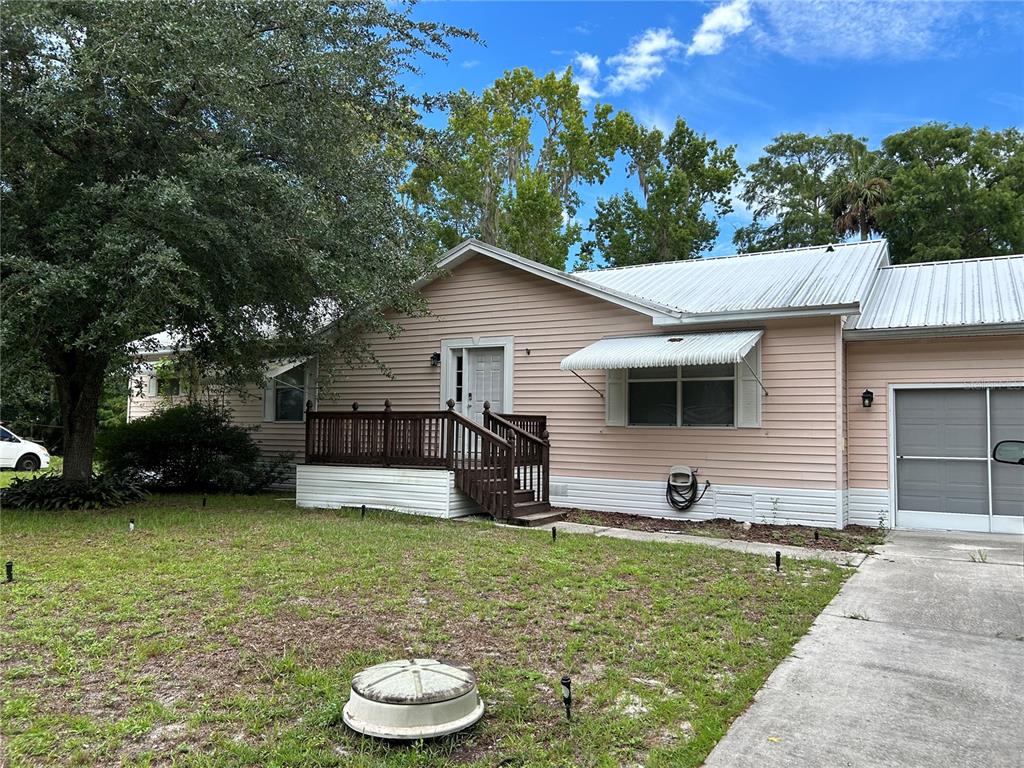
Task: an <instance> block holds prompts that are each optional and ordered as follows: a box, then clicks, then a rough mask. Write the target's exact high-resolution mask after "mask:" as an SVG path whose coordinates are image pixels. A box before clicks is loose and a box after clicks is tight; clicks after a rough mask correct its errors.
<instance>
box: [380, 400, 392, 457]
mask: <svg viewBox="0 0 1024 768" xmlns="http://www.w3.org/2000/svg"><path fill="white" fill-rule="evenodd" d="M383 440H384V444H383V446H382V448H383V451H384V466H385V467H390V466H391V400H390V399H388V400H385V401H384V434H383Z"/></svg>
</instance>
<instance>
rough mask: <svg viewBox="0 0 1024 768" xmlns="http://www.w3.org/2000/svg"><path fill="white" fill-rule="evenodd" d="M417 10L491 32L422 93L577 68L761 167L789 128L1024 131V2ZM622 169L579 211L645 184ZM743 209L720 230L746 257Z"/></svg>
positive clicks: (612, 92) (522, 5)
mask: <svg viewBox="0 0 1024 768" xmlns="http://www.w3.org/2000/svg"><path fill="white" fill-rule="evenodd" d="M414 15H415V16H416V17H418V18H423V19H431V20H434V21H444V22H447V23H450V24H454V25H457V26H463V27H468V28H470V29H473V30H475V31H476V32H477V33H478V34H479V35H480V37H481V40H482V43H483V44H480V45H477V44H473V43H469V42H463V41H459V42H456V44H455V49H454V51H453V53H452V55H451V57H450V60H449V61H448V62H446V63H437V62H428V63H425V64H424V66H423V77H422V78H421V79H419V80H418V81H417V82H416V83H415V84H414V87H418V88H419V89H421V90H424V91H442V90H456V89H459V88H465V89H467V90H470V91H474V92H480V91H481V90H483V89H484V88H486V87H487V86H488V85H489V84H490V83H492V82H493V81H494V80H495V79H496V78H497V77H499V76H501V74H502V73H503V72H504V71H506V70H508V69H512V68H515V67H519V66H526V67H530V68H532V69H533V70H535V71H536V72H538V73H545V72H549V71H552V70H555V71H558V72H561V71H563V70H564V69H565V67H566V66H567V65H569V64H572V65H573V68H574V71H576V73H577V75H578V78H579V80H578V82H579V84H580V89H581V94H584V95H587V96H588V99H587V103H588V104H591V105H592V104H593V103H594V101H595V100H598V101H601V102H606V103H610V104H611V105H612V106H613V107H615V108H616V109H625V110H627V111H629V112H631V113H633V114H634V115H635V116H636V117H637V118H638V119H639V120H641V121H642V122H644V123H646V124H648V125H655V126H658V127H660V128H662V129H663V130H664V129H665V128H670V127H671V125H672V124H673V123H674V121H675V118H676V116H677V115H678V116H681V117H683V118H684V119H685V120H686V121H687V123H688V124H689V125H690V126H691V127H692V128H694V129H696V130H698V131H700V132H702V133H706V134H708V135H709V136H710V137H712V138H715V139H717V140H718V141H719V143H722V144H736V145H737V159H738V160H739V162H740V164H741V166H744V167H745V166H746V165H747V164H749V163H750V162H752V161H754V160H756V159H757V157H758V156H759V154H760V151H761V149H762V148H763V147H764V146H765V144H767V143H768V142H769V141H770V140H771V138H772V137H774V136H775V135H777V134H779V133H782V132H789V131H805V132H808V133H825V132H827V131H829V130H832V131H845V132H850V133H853V134H854V135H857V136H863V137H866V138H867V139H868V140H869V142H870V144H871V146H877V145H878V143H879V142H880V140H881V139H882V138H884V137H885V136H887V135H889V134H891V133H894V132H896V131H900V130H903V129H905V128H908V127H910V126H912V125H917V124H920V123H922V122H926V121H929V120H937V121H942V122H950V123H963V124H969V125H972V126H976V127H982V126H985V127H989V128H993V129H1001V128H1006V127H1009V126H1018V127H1021V126H1024V3H1022V2H994V3H983V2H966V3H959V2H943V1H942V0H933V1H931V2H873V1H872V0H857V1H854V2H848V1H847V0H775V1H773V2H761V1H759V0H725V2H657V3H640V2H636V3H625V2H568V3H567V2H558V3H556V2H515V3H510V2H486V3H485V2H478V3H469V2H424V3H422V4H421V5H420V6H418V7H417V8H416V9H415V11H414ZM631 183H632V182H631V180H629V179H627V178H626V175H625V172H624V168H623V165H622V163H621V162H620V163H617V167H616V169H615V172H614V173H613V174H612V176H611V177H610V178H609V179H608V180H606V181H605V182H604V184H602V185H601V186H600V187H592V188H587V189H584V190H583V197H584V203H583V207H582V209H581V210H580V212H579V214H578V217H577V218H579V219H580V220H581V222H582V223H583V224H584V225H586V222H587V221H589V219H590V215H591V212H592V210H593V204H594V202H595V201H596V200H597V199H598V198H599V197H602V196H608V195H611V194H614V193H616V192H618V191H620V190H621V189H623V188H624V187H626V186H628V185H630V184H631ZM749 219H750V217H749V214H748V213H747V212H746V211H745V210H743V209H742V208H739V207H738V208H737V211H736V212H735V213H734V214H733V215H731V216H729V217H727V219H725V220H723V221H722V222H720V227H721V230H722V231H721V235H720V238H719V242H718V244H717V245H716V247H715V249H714V250H713V251H712V254H713V255H718V254H724V253H731V252H732V251H733V248H732V245H731V238H732V233H733V231H734V230H735V228H736V227H738V226H742V225H743V224H745V223H747V222H748V221H749Z"/></svg>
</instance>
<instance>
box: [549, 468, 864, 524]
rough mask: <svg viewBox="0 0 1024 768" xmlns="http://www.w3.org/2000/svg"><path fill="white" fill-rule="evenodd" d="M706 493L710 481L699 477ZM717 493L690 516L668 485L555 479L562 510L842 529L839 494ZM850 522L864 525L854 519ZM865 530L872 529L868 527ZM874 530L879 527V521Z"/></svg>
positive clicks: (714, 488) (740, 489)
mask: <svg viewBox="0 0 1024 768" xmlns="http://www.w3.org/2000/svg"><path fill="white" fill-rule="evenodd" d="M698 478H699V479H700V482H701V488H703V487H704V478H703V477H701V476H699V475H698ZM709 479H710V480H711V488H709V489H708V492H707V494H705V496H704V498H703V499H701V500H700V501H699V502H698V503H697V504H695V505H693V506H692V507H691V508H690V509H689V510H687V511H686V512H680V511H679V510H677V509H674V508H673V507H671V506H670V505H669V504H668V502H667V501H666V500H665V481H651V480H625V479H618V478H615V479H613V478H599V477H559V476H552V478H551V504H552V506H556V507H574V508H576V509H593V510H598V511H603V512H629V513H634V514H638V515H647V516H649V517H671V518H678V519H680V520H709V519H711V518H715V517H727V518H731V519H733V520H743V521H750V522H752V523H780V524H796V525H820V526H824V527H829V528H835V527H838V526H837V523H838V521H839V519H840V514H841V513H842V512H843V510H842V508H841V505H842V504H843V498H842V494H841V493H836V490H835V489H834V488H820V489H819V488H773V487H765V486H754V485H719V484H717V483H715V480H714V478H709ZM853 518H854V516H853V514H852V509H851V516H850V519H849V521H848V522H860V521H858V520H855V519H853ZM864 524H869V523H867V522H865V523H864ZM870 524H873V525H878V519H877V517H876V518H875V520H874V522H873V523H870Z"/></svg>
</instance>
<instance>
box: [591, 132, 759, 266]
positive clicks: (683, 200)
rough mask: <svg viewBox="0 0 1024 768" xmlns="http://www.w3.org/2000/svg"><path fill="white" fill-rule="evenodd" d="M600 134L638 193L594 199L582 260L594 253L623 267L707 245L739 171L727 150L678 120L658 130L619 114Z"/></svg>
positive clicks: (728, 205)
mask: <svg viewBox="0 0 1024 768" xmlns="http://www.w3.org/2000/svg"><path fill="white" fill-rule="evenodd" d="M608 134H609V136H610V138H611V140H612V142H613V143H614V145H615V146H616V147H618V148H619V150H620V151H621V152H622V153H623V154H624V155H625V156H626V158H627V159H628V166H627V172H628V173H629V175H630V176H631V177H635V178H636V180H637V183H638V186H639V191H640V198H637V197H636V196H635V195H634V194H633V193H632V192H630V191H626V192H623V193H621V194H618V195H614V196H612V197H610V198H606V199H603V200H600V201H598V203H597V210H596V215H595V216H594V218H593V219H592V220H591V222H590V231H591V232H592V234H593V236H594V239H593V240H592V241H589V242H587V243H585V244H584V246H583V249H582V259H581V261H582V263H583V264H584V265H588V264H590V263H593V261H594V260H595V259H596V258H597V257H600V258H601V259H602V260H603V262H604V265H606V266H610V267H611V266H631V265H634V264H648V263H651V262H658V261H677V260H681V259H693V258H697V257H698V256H699V255H700V254H701V252H703V251H706V250H709V249H710V248H711V246H712V245H714V242H715V240H716V239H717V238H718V222H717V220H716V218H719V217H722V216H725V215H726V214H728V213H730V212H731V211H732V201H731V199H730V197H729V193H730V190H731V189H732V186H733V184H735V182H736V178H737V176H738V175H739V170H740V169H739V166H738V165H737V164H736V160H735V159H734V156H733V153H734V151H735V148H734V147H731V146H729V147H724V148H719V146H718V144H717V142H715V141H713V140H711V139H708V138H707V137H706V136H702V135H699V134H698V133H696V132H695V131H694V130H692V129H691V128H690V127H689V126H687V125H686V122H685V121H684V120H683V119H682V118H679V119H677V120H676V124H675V126H674V127H673V129H672V132H671V133H670V134H669V135H668V136H665V135H664V134H662V132H661V131H660V130H658V129H657V128H645V127H644V126H642V125H640V124H638V123H637V122H636V121H635V120H634V119H633V117H632V116H631V115H629V114H628V113H626V112H620V113H618V114H617V115H616V116H615V118H614V120H613V121H612V122H611V128H610V130H609V132H608Z"/></svg>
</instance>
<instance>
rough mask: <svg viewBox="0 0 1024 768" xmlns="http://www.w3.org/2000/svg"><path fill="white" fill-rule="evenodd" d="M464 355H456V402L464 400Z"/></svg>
mask: <svg viewBox="0 0 1024 768" xmlns="http://www.w3.org/2000/svg"><path fill="white" fill-rule="evenodd" d="M462 358H463V356H462V355H456V356H455V402H456V403H461V402H462Z"/></svg>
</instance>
